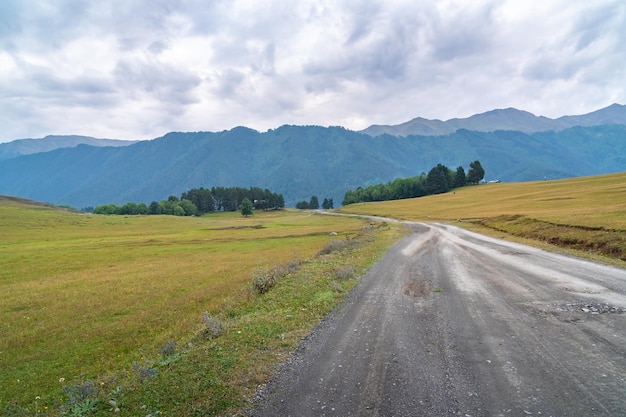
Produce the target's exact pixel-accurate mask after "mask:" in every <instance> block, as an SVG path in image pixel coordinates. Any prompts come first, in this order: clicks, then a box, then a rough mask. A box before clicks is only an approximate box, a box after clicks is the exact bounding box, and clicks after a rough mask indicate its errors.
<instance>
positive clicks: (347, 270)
mask: <svg viewBox="0 0 626 417" xmlns="http://www.w3.org/2000/svg"><path fill="white" fill-rule="evenodd" d="M335 276H336V277H337V278H338V279H351V278H353V277H354V267H353V266H352V265H347V266H344V267H343V268H341V269H339V270H338V271H337V272H335Z"/></svg>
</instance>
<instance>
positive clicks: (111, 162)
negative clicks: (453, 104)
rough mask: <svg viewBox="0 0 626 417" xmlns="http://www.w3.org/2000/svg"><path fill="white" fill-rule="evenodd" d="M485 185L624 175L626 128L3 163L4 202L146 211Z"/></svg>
mask: <svg viewBox="0 0 626 417" xmlns="http://www.w3.org/2000/svg"><path fill="white" fill-rule="evenodd" d="M474 160H480V162H481V163H482V166H483V167H484V169H485V171H486V177H485V179H486V180H491V179H499V180H502V181H530V180H538V179H555V178H565V177H575V176H582V175H595V174H601V173H611V172H619V171H624V170H625V168H626V126H623V125H606V126H598V127H588V128H582V127H575V128H571V129H566V130H564V131H560V132H543V133H533V134H527V133H522V132H515V131H494V132H475V131H469V130H459V131H457V132H454V133H451V134H448V135H444V136H409V137H396V136H390V135H382V136H378V137H372V136H369V135H365V134H361V133H358V132H354V131H350V130H346V129H344V128H341V127H330V128H324V127H318V126H282V127H280V128H278V129H274V130H270V131H268V132H265V133H260V132H257V131H255V130H251V129H247V128H242V127H239V128H235V129H232V130H229V131H224V132H219V133H211V132H194V133H169V134H167V135H165V136H163V137H161V138H158V139H154V140H150V141H142V142H138V143H135V144H132V145H130V146H126V147H93V146H87V145H79V146H77V147H74V148H66V149H57V150H54V151H51V152H45V153H38V154H33V155H26V156H21V157H17V158H13V159H8V160H4V161H0V194H5V195H14V196H20V197H24V198H31V199H35V200H40V201H46V202H50V203H55V204H71V205H73V206H76V207H79V208H80V207H85V206H95V205H99V204H107V203H115V204H123V203H126V202H128V201H134V202H145V203H150V202H151V201H153V200H156V201H160V200H162V199H164V198H167V197H168V196H169V195H180V194H181V193H182V192H184V191H187V190H188V189H191V188H196V187H212V186H226V187H228V186H239V187H250V186H259V187H262V188H269V189H271V190H272V191H273V192H276V193H281V194H283V196H284V197H285V203H286V205H287V206H293V205H295V202H297V201H300V200H308V199H309V198H310V197H311V195H317V196H318V197H319V198H320V199H322V198H326V197H328V198H333V199H334V201H335V202H336V204H338V202H340V201H341V200H342V199H343V196H344V193H345V191H347V190H348V189H355V188H357V187H359V186H365V185H370V184H377V183H382V182H387V181H390V180H393V179H394V178H397V177H407V176H414V175H418V174H420V173H422V172H427V171H428V170H429V169H430V168H432V167H433V166H435V165H436V164H438V163H442V164H444V165H446V166H448V167H450V168H453V169H455V168H456V167H457V166H463V167H464V168H465V169H467V167H468V164H469V163H470V162H471V161H474Z"/></svg>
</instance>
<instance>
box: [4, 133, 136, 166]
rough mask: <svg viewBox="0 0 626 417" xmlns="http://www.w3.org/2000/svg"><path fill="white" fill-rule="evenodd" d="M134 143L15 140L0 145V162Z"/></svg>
mask: <svg viewBox="0 0 626 417" xmlns="http://www.w3.org/2000/svg"><path fill="white" fill-rule="evenodd" d="M135 142H137V141H129V140H118V139H96V138H92V137H90V136H77V135H66V136H61V135H49V136H46V137H45V138H40V139H17V140H14V141H12V142H8V143H0V161H2V160H3V159H10V158H16V157H18V156H22V155H30V154H34V153H39V152H48V151H52V150H55V149H58V148H72V147H74V146H77V145H81V144H84V145H91V146H128V145H132V144H133V143H135Z"/></svg>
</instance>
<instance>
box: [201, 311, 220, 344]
mask: <svg viewBox="0 0 626 417" xmlns="http://www.w3.org/2000/svg"><path fill="white" fill-rule="evenodd" d="M202 321H203V322H204V326H205V327H204V329H202V332H201V334H202V337H203V338H204V339H206V340H210V339H214V338H216V337H219V336H221V335H222V334H224V332H225V331H226V326H224V322H223V321H222V320H220V319H219V318H218V317H215V316H212V315H210V314H209V313H208V312H206V311H205V312H204V313H203V314H202Z"/></svg>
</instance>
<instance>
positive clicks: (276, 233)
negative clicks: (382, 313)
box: [0, 198, 399, 416]
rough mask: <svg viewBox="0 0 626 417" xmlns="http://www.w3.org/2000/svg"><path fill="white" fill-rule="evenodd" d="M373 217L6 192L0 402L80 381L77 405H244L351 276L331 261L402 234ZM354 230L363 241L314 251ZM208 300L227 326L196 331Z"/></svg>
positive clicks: (67, 391)
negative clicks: (265, 272)
mask: <svg viewBox="0 0 626 417" xmlns="http://www.w3.org/2000/svg"><path fill="white" fill-rule="evenodd" d="M365 224H366V223H364V222H363V221H361V220H359V219H346V218H337V217H333V216H319V215H311V214H310V213H307V212H297V211H283V212H271V213H255V215H254V216H251V217H248V218H244V217H241V216H240V215H239V214H238V213H227V214H215V215H210V216H205V217H197V218H179V217H171V216H145V217H123V216H110V217H109V216H94V215H84V214H78V213H73V212H67V211H62V210H57V209H54V208H50V207H46V206H43V205H32V204H24V202H21V201H16V200H13V199H6V198H3V199H1V200H0V230H2V236H1V237H0V254H1V255H0V264H1V268H0V294H1V296H0V333H1V334H2V338H0V370H1V372H0V386H2V390H1V391H0V413H2V412H4V413H5V414H7V415H58V414H60V410H61V409H60V406H62V405H64V404H65V405H66V406H67V405H68V401H70V400H71V399H72V398H74V399H79V396H78V394H77V392H79V391H80V392H82V393H84V392H86V391H89V393H90V394H89V395H88V396H87V397H86V398H84V399H83V400H84V401H83V400H81V401H79V404H82V405H83V406H84V407H85V410H83V412H82V415H110V414H111V413H113V411H110V409H111V408H112V405H111V404H113V403H116V404H118V405H119V404H123V405H122V406H120V407H119V409H120V411H119V412H118V413H115V414H116V415H127V416H135V415H142V414H144V412H145V414H144V415H147V414H149V413H151V412H152V413H154V412H155V411H157V410H158V411H161V412H163V413H164V414H165V415H173V416H180V415H218V414H219V413H223V412H225V410H237V409H240V408H241V407H243V406H245V405H246V401H245V399H244V395H245V396H247V397H248V398H249V397H251V396H252V393H253V391H254V390H255V389H256V387H257V385H258V384H261V383H262V382H263V381H265V380H266V379H267V378H268V377H269V375H270V373H271V371H272V369H273V367H274V366H275V365H276V364H277V363H278V362H280V361H281V360H282V359H284V358H285V357H286V355H287V354H288V352H290V351H291V350H293V349H294V348H295V346H296V345H297V343H298V341H299V339H300V337H302V336H304V335H305V334H306V333H307V332H308V331H309V330H310V328H311V327H312V326H313V325H314V324H315V323H317V321H319V319H320V318H321V317H323V315H324V314H326V313H327V312H328V311H330V310H331V309H332V308H333V306H334V305H335V304H336V303H337V302H338V301H339V300H340V299H341V297H342V296H343V295H344V294H345V293H346V292H347V291H348V290H349V289H350V288H351V286H352V285H354V283H355V282H356V279H355V278H352V279H344V278H337V276H336V274H337V271H339V270H341V269H342V268H345V267H346V265H349V266H350V267H352V268H355V276H358V274H359V273H362V272H363V270H364V269H365V268H366V267H367V266H368V265H370V264H371V262H373V260H374V259H376V257H377V256H378V255H379V254H380V253H382V251H383V250H384V248H386V247H387V246H388V245H389V244H390V243H391V242H392V241H393V240H394V239H395V238H396V237H397V235H398V233H399V232H398V231H396V230H394V229H390V228H389V227H382V228H377V229H375V230H372V231H367V232H365V231H364V230H365V229H364V228H363V226H364V225H365ZM330 232H337V233H338V236H334V237H330V236H329V233H330ZM346 239H350V240H351V241H354V242H360V243H359V244H356V245H351V246H350V247H346V248H344V249H342V250H340V251H336V252H333V253H332V254H330V255H323V256H317V254H318V253H319V252H320V251H321V249H322V248H324V246H325V245H327V244H329V242H331V241H333V240H335V241H336V240H346ZM294 260H297V263H298V264H300V267H299V269H298V270H297V271H294V272H292V273H290V274H287V275H285V276H284V277H282V278H281V279H279V282H278V283H277V285H276V286H275V287H274V288H272V290H270V291H269V292H268V293H267V294H263V295H258V294H256V293H254V292H253V291H252V289H251V282H252V277H253V275H254V272H255V271H258V270H259V268H271V267H272V266H274V265H284V264H288V263H293V261H294ZM205 311H206V312H208V313H210V314H211V315H212V316H214V317H216V318H217V319H219V320H221V321H222V322H223V323H224V328H225V334H224V335H221V336H220V337H217V338H215V339H208V338H205V337H201V336H200V335H202V334H203V333H202V329H203V328H204V324H203V319H202V317H203V313H204V312H205ZM168 343H169V346H170V347H171V346H173V343H175V346H176V348H175V349H174V353H173V354H171V355H168V356H167V357H165V356H164V355H163V354H162V350H163V349H164V348H165V347H166V346H168ZM118 388H119V391H118V392H117V393H116V394H113V393H112V392H113V391H114V390H116V389H118ZM113 397H115V398H113ZM81 398H82V397H81ZM92 400H93V401H94V402H93V403H90V402H89V401H92ZM109 401H113V403H111V404H109ZM90 406H91V407H90ZM142 406H145V407H143V408H141V407H142ZM75 407H77V405H75ZM65 410H66V411H67V412H69V409H67V408H66V409H65ZM90 410H91V411H90ZM73 411H76V412H78V411H79V410H78V409H77V408H74V409H73Z"/></svg>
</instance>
